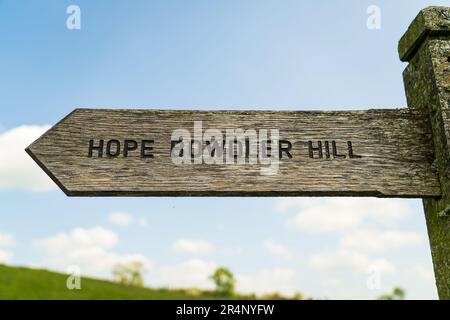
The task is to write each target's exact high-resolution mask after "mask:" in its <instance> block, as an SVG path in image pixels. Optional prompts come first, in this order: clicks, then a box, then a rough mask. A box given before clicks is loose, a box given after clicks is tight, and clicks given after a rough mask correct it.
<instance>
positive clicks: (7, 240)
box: [0, 233, 16, 263]
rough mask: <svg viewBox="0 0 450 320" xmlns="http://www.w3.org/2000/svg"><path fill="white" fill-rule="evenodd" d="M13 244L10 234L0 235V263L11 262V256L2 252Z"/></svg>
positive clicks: (13, 240) (9, 253)
mask: <svg viewBox="0 0 450 320" xmlns="http://www.w3.org/2000/svg"><path fill="white" fill-rule="evenodd" d="M15 242H16V241H15V239H14V237H13V236H12V235H11V234H7V233H0V263H9V262H10V261H11V259H12V257H13V254H12V253H11V252H10V251H7V250H4V248H5V247H11V246H13V245H14V244H15Z"/></svg>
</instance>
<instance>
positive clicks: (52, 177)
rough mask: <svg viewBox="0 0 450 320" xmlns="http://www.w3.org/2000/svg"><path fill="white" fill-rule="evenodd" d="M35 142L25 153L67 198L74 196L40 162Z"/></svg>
mask: <svg viewBox="0 0 450 320" xmlns="http://www.w3.org/2000/svg"><path fill="white" fill-rule="evenodd" d="M34 143H35V142H33V143H32V144H30V145H29V146H28V147H26V148H25V152H26V153H28V155H29V156H30V157H31V159H33V161H34V162H36V164H37V165H38V166H39V167H40V168H41V169H42V170H43V171H44V172H45V173H46V174H47V176H49V177H50V179H52V180H53V182H54V183H56V185H57V186H58V187H59V188H60V189H61V190H62V191H63V192H64V194H65V195H66V196H73V194H72V193H71V192H70V191H69V190H68V189H67V188H66V187H65V186H64V185H63V184H62V183H61V182H60V181H59V180H58V178H56V176H55V175H54V174H53V173H52V172H51V171H50V170H49V169H48V168H47V167H46V166H45V164H44V163H42V161H40V160H39V158H38V157H37V156H36V155H35V154H34V153H33V151H32V150H31V149H32V146H33V144H34Z"/></svg>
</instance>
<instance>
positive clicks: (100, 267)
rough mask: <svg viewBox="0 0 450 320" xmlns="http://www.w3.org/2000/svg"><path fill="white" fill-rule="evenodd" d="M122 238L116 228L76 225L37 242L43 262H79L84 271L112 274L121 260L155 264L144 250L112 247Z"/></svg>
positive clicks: (63, 265)
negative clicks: (122, 250)
mask: <svg viewBox="0 0 450 320" xmlns="http://www.w3.org/2000/svg"><path fill="white" fill-rule="evenodd" d="M118 242H119V238H118V237H117V235H116V234H115V233H114V232H112V231H110V230H107V229H104V228H103V227H94V228H91V229H83V228H76V229H73V230H72V231H70V232H69V233H59V234H56V235H54V236H50V237H48V238H45V239H40V240H34V241H33V245H34V247H35V248H37V249H38V250H39V251H40V252H41V253H42V255H43V257H44V259H43V264H44V265H45V266H47V267H52V268H56V269H58V270H66V268H67V266H71V265H76V266H78V267H80V269H81V272H82V273H83V274H89V275H98V274H102V275H105V274H107V275H110V274H111V270H112V268H113V267H114V265H116V264H119V263H128V262H132V261H139V262H142V263H143V265H144V268H146V269H149V268H150V267H151V263H150V261H149V260H148V259H147V258H146V257H144V256H143V255H141V254H126V255H121V254H118V253H115V252H114V251H112V248H114V247H115V246H116V245H117V244H118Z"/></svg>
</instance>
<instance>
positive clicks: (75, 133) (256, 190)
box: [27, 109, 441, 197]
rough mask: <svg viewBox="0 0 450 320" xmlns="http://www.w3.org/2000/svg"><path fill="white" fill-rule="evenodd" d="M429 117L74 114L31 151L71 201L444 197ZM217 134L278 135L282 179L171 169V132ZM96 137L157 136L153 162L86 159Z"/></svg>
mask: <svg viewBox="0 0 450 320" xmlns="http://www.w3.org/2000/svg"><path fill="white" fill-rule="evenodd" d="M428 119H429V118H428V115H427V114H425V113H424V112H422V111H408V110H406V109H388V110H366V111H180V110H177V111H173V110H135V109H132V110H121V109H114V110H105V109H76V110H75V111H74V112H72V113H71V114H70V115H69V116H67V117H66V118H65V119H63V120H62V121H61V122H59V123H58V124H57V125H55V126H54V127H53V128H51V129H50V130H49V131H48V132H47V133H45V134H44V135H43V136H42V137H40V138H39V139H38V140H37V141H35V142H34V143H33V144H32V145H30V146H29V147H28V148H27V152H28V153H29V154H30V155H31V156H32V157H33V159H34V160H35V161H36V162H37V163H38V164H39V165H40V166H41V167H42V168H43V169H44V170H45V171H46V172H47V174H49V175H50V177H52V179H53V180H54V181H55V182H56V183H57V184H58V185H59V186H60V187H61V189H62V190H63V191H64V192H65V193H66V194H67V195H69V196H119V195H120V196H325V195H327V196H377V197H438V196H440V194H441V190H440V185H439V181H438V179H437V176H436V173H435V172H434V170H433V167H432V165H431V164H432V161H433V159H434V154H433V147H432V136H431V129H430V125H429V120H428ZM200 120H201V121H203V130H205V129H209V128H217V129H221V130H225V129H227V128H230V129H233V128H242V129H245V130H246V129H250V128H253V129H256V130H259V129H279V132H280V139H286V140H289V141H290V142H291V143H292V150H291V153H292V158H291V159H288V158H282V159H281V160H280V169H279V173H278V174H277V175H273V176H264V175H261V174H260V168H261V165H260V164H256V165H255V164H253V165H251V164H248V163H246V164H222V165H210V164H192V165H175V164H173V163H172V160H171V158H170V146H171V142H170V140H171V133H172V131H173V130H175V129H178V128H185V129H188V130H190V131H191V132H193V122H194V121H200ZM90 139H97V140H98V139H105V141H107V140H109V139H118V140H121V141H123V140H125V139H135V140H141V139H151V140H154V141H155V143H154V150H153V153H154V158H145V159H142V158H141V157H140V153H139V152H131V153H130V154H129V156H128V157H127V158H124V157H121V156H119V157H115V158H107V157H103V158H98V157H95V156H94V157H92V158H89V157H88V156H87V155H88V145H89V141H90ZM318 140H322V141H325V140H328V141H332V140H334V141H336V144H337V147H338V152H341V153H345V151H346V146H347V142H348V141H351V142H352V145H353V149H354V153H355V154H358V155H360V156H361V158H354V159H349V158H348V157H347V158H345V159H344V158H336V159H333V158H332V157H331V158H330V159H326V158H323V159H317V158H314V159H311V158H309V156H308V141H313V142H314V143H316V141H318Z"/></svg>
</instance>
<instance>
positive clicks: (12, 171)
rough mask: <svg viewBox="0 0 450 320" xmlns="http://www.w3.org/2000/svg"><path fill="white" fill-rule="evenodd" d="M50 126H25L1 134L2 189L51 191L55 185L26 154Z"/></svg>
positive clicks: (0, 167) (0, 170) (0, 183)
mask: <svg viewBox="0 0 450 320" xmlns="http://www.w3.org/2000/svg"><path fill="white" fill-rule="evenodd" d="M49 128H50V126H47V125H45V126H36V125H23V126H20V127H16V128H14V129H11V130H8V131H6V132H3V133H0V150H3V151H4V152H3V153H2V157H0V189H24V190H31V191H49V190H53V189H55V188H56V185H55V183H54V182H53V181H52V180H51V179H50V178H49V177H48V176H47V175H46V174H45V173H44V172H43V171H42V169H41V168H39V166H38V165H37V164H36V163H35V162H34V161H33V160H32V159H31V158H30V156H29V155H28V154H27V153H26V152H25V148H26V147H28V145H30V144H31V143H32V142H33V141H34V140H36V139H37V138H39V136H40V135H42V134H43V133H44V132H45V131H47V130H48V129H49Z"/></svg>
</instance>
